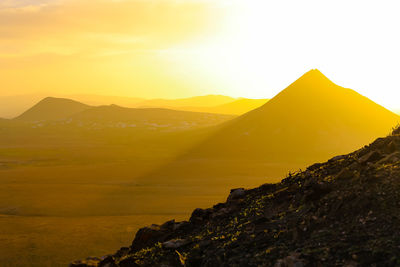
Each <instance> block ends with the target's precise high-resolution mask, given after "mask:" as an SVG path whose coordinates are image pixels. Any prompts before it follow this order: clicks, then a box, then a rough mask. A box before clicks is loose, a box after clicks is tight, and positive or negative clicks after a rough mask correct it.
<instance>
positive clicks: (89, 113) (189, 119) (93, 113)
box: [70, 105, 234, 130]
mask: <svg viewBox="0 0 400 267" xmlns="http://www.w3.org/2000/svg"><path fill="white" fill-rule="evenodd" d="M233 118H234V116H232V115H222V114H212V113H200V112H189V111H178V110H170V109H161V108H124V107H120V106H117V105H109V106H99V107H93V108H90V109H87V110H84V111H82V112H80V113H78V114H75V115H73V116H71V117H70V121H71V122H76V123H79V124H81V125H82V124H87V125H96V126H100V125H107V126H112V125H114V126H118V125H119V126H123V127H143V126H147V127H151V128H154V129H155V128H159V129H162V128H164V129H166V130H171V129H176V128H181V129H189V128H196V127H205V126H212V125H217V124H220V123H222V122H225V121H228V120H230V119H233Z"/></svg>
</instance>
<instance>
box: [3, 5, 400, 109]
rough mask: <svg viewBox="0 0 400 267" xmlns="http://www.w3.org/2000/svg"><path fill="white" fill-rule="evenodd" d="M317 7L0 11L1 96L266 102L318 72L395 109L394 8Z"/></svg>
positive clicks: (398, 56)
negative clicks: (196, 97) (248, 99)
mask: <svg viewBox="0 0 400 267" xmlns="http://www.w3.org/2000/svg"><path fill="white" fill-rule="evenodd" d="M320 2H321V1H314V0H306V1H289V0H284V1H279V3H276V1H255V0H248V1H240V0H232V1H227V0H213V1H211V0H186V1H183V0H35V1H33V0H5V1H4V0H3V1H1V3H0V84H1V91H0V96H2V95H19V94H45V95H61V94H75V93H85V94H102V95H121V96H134V97H145V98H160V97H163V98H179V97H188V96H194V95H206V94H223V95H230V96H235V97H239V96H242V97H251V98H271V97H272V96H274V95H275V94H276V93H278V92H279V91H280V90H282V89H283V88H285V87H286V86H287V85H288V84H290V83H291V82H292V81H293V80H295V79H296V78H298V77H299V76H301V75H302V74H303V73H304V72H306V71H308V70H309V69H312V68H318V69H320V70H321V71H322V72H323V73H324V74H325V75H327V76H328V77H329V78H331V79H332V80H333V81H334V82H336V83H337V84H339V85H342V86H345V87H350V88H353V89H355V90H357V91H358V92H360V93H362V94H364V95H366V96H367V97H370V98H371V99H372V100H374V101H376V102H378V103H379V104H383V105H385V106H386V107H388V108H392V109H400V104H398V103H397V102H398V101H397V99H399V97H400V93H399V91H400V82H399V81H398V78H397V76H398V73H399V71H400V67H399V66H400V65H399V64H398V62H400V52H399V49H398V47H400V41H399V37H398V34H396V32H398V27H399V26H398V25H400V18H399V16H397V14H396V10H398V7H399V6H398V4H397V2H396V1H388V0H384V1H382V2H380V4H379V6H378V5H377V4H375V3H376V2H373V1H352V2H351V3H348V1H347V2H346V1H331V2H329V3H325V4H321V3H320ZM289 18H290V19H289ZM294 21H296V23H293V22H294Z"/></svg>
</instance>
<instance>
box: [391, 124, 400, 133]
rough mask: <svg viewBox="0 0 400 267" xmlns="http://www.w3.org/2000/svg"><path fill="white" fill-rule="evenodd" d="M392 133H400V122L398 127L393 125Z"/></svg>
mask: <svg viewBox="0 0 400 267" xmlns="http://www.w3.org/2000/svg"><path fill="white" fill-rule="evenodd" d="M392 135H400V124H397V125H396V127H393V129H392Z"/></svg>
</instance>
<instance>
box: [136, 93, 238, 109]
mask: <svg viewBox="0 0 400 267" xmlns="http://www.w3.org/2000/svg"><path fill="white" fill-rule="evenodd" d="M235 100H236V99H235V98H232V97H229V96H224V95H205V96H195V97H189V98H179V99H150V100H146V101H143V102H140V103H139V104H138V105H137V107H140V108H149V107H155V108H170V109H174V108H178V107H213V106H218V105H223V104H227V103H230V102H232V101H235Z"/></svg>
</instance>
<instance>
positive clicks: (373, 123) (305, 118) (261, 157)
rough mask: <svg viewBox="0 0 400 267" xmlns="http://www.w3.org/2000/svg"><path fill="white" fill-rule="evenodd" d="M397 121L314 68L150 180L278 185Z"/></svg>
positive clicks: (372, 103) (375, 105)
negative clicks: (213, 178)
mask: <svg viewBox="0 0 400 267" xmlns="http://www.w3.org/2000/svg"><path fill="white" fill-rule="evenodd" d="M399 121H400V117H399V116H398V115H396V114H394V113H392V112H390V111H389V110H387V109H385V108H383V107H382V106H379V105H378V104H376V103H374V102H372V101H371V100H369V99H368V98H366V97H364V96H362V95H360V94H358V93H357V92H355V91H353V90H351V89H346V88H343V87H340V86H338V85H336V84H334V83H333V82H331V81H330V80H329V79H328V78H326V77H325V76H324V75H323V74H322V73H321V72H320V71H318V70H311V71H309V72H307V73H306V74H304V75H303V76H302V77H300V78H299V79H298V80H296V81H295V82H294V83H292V84H291V85H290V86H288V87H287V88H286V89H284V90H283V91H281V92H280V93H279V94H278V95H276V96H275V97H274V98H273V99H271V100H270V101H268V102H267V103H266V104H264V105H263V106H261V107H260V108H257V109H255V110H253V111H250V112H248V113H246V114H244V115H242V116H240V117H238V118H236V119H234V120H232V121H230V122H229V123H227V124H225V125H224V127H222V128H221V129H220V130H219V131H217V132H216V133H215V134H214V135H213V136H211V137H210V138H208V139H207V140H205V141H204V142H203V143H201V144H199V145H198V146H196V147H194V148H193V149H191V150H190V151H188V152H187V153H185V154H184V155H182V156H181V157H180V158H178V159H177V160H175V161H174V162H171V163H170V164H169V165H167V166H166V167H165V168H164V169H161V170H159V171H157V172H155V173H151V174H149V176H151V178H152V179H158V180H159V181H162V180H168V181H169V182H170V181H171V178H173V179H175V180H176V181H177V182H182V180H185V179H186V178H187V176H188V175H189V176H190V179H195V178H194V177H197V178H196V179H198V180H202V179H207V177H208V176H209V175H210V174H212V173H214V174H215V173H217V176H218V177H220V179H221V183H222V180H223V179H225V181H229V183H233V184H231V185H236V186H238V185H240V184H246V183H250V184H248V185H255V184H257V183H258V182H260V181H261V179H264V177H266V176H267V177H269V178H270V179H271V180H274V179H275V181H276V179H278V178H279V177H281V176H282V175H284V174H286V173H287V172H288V171H289V170H298V169H299V168H304V167H305V166H307V165H308V164H310V163H312V162H315V161H323V160H326V159H328V158H329V157H331V156H333V155H335V154H344V153H348V152H350V151H352V150H354V149H356V148H357V147H360V146H362V145H363V144H365V143H369V142H371V141H372V140H373V139H374V138H376V137H378V136H382V135H386V134H388V133H389V132H390V130H391V129H392V127H394V126H396V124H397V123H398V122H399ZM192 175H193V176H192ZM253 178H254V179H256V180H254V183H253V182H252V181H253V180H252V179H253ZM146 179H149V177H145V178H144V180H146Z"/></svg>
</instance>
